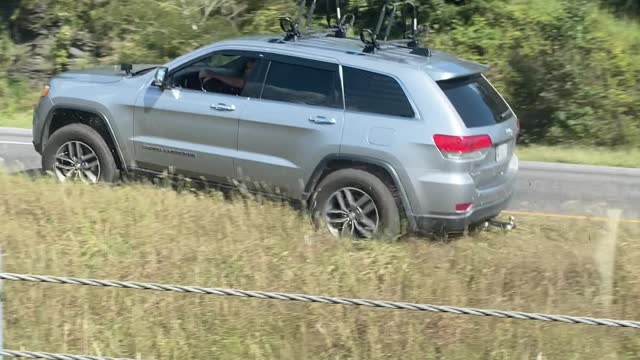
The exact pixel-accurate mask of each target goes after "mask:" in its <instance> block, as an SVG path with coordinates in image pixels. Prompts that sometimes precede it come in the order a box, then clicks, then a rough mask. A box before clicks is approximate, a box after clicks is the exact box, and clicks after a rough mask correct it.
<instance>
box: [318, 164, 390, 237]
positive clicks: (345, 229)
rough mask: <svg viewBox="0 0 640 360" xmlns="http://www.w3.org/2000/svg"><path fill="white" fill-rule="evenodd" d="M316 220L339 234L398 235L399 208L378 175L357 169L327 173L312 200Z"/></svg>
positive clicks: (356, 235)
mask: <svg viewBox="0 0 640 360" xmlns="http://www.w3.org/2000/svg"><path fill="white" fill-rule="evenodd" d="M311 211H312V217H313V220H314V223H315V224H316V225H317V226H319V227H324V228H325V229H327V230H328V231H329V232H330V233H331V234H332V235H334V236H336V237H340V236H349V237H353V238H365V239H368V238H372V237H378V236H382V237H385V238H395V237H397V236H398V235H399V234H400V211H399V209H398V204H397V203H396V200H395V198H394V196H393V193H392V192H391V190H390V189H389V187H388V186H387V185H386V184H385V183H384V182H383V181H382V180H380V178H378V177H377V176H375V175H373V174H371V173H369V172H366V171H363V170H358V169H343V170H338V171H335V172H333V173H331V174H329V175H327V177H326V178H324V180H322V182H321V183H320V185H319V186H318V190H317V191H316V193H315V197H314V201H313V203H312V209H311Z"/></svg>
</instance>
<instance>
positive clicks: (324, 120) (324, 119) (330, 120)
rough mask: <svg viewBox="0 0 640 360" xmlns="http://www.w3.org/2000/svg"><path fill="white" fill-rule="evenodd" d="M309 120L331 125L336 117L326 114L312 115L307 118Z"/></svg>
mask: <svg viewBox="0 0 640 360" xmlns="http://www.w3.org/2000/svg"><path fill="white" fill-rule="evenodd" d="M309 121H311V122H312V123H316V124H326V125H333V124H335V123H336V119H334V118H328V117H326V116H312V117H310V118H309Z"/></svg>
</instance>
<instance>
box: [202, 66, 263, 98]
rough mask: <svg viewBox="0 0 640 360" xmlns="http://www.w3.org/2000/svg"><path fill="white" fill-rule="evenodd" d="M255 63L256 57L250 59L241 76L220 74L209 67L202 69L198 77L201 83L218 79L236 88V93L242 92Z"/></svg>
mask: <svg viewBox="0 0 640 360" xmlns="http://www.w3.org/2000/svg"><path fill="white" fill-rule="evenodd" d="M255 63H256V59H248V60H247V62H246V63H245V65H244V68H243V69H242V73H241V74H240V76H239V77H234V76H225V75H220V74H218V73H216V72H214V71H212V70H208V69H206V70H202V71H200V73H199V74H198V77H199V78H200V83H201V84H204V83H206V82H207V81H209V80H212V79H214V80H218V81H220V82H222V83H223V84H225V85H227V86H230V87H232V88H233V89H234V90H235V91H234V93H236V94H240V93H241V92H242V89H244V86H245V84H246V82H247V79H248V77H249V73H250V72H251V69H253V66H254V65H255Z"/></svg>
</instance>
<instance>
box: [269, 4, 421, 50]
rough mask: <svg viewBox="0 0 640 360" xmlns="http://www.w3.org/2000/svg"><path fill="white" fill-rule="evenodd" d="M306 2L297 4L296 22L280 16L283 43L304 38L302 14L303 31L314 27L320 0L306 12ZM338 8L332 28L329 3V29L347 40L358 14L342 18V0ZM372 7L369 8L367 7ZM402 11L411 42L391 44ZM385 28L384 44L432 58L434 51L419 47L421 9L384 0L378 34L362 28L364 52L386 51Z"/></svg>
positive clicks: (328, 5) (376, 30)
mask: <svg viewBox="0 0 640 360" xmlns="http://www.w3.org/2000/svg"><path fill="white" fill-rule="evenodd" d="M306 3H307V0H300V1H299V2H298V6H297V7H298V16H297V18H296V20H292V19H291V18H288V17H281V18H279V20H280V28H281V29H282V30H283V31H284V32H285V37H284V39H283V40H284V41H297V40H298V39H299V38H300V37H301V36H302V33H301V30H300V25H301V24H302V20H303V19H302V17H303V14H305V12H306V14H305V15H304V17H305V19H304V20H305V25H304V29H305V30H306V29H308V28H309V26H310V25H311V22H312V19H313V14H314V12H315V10H316V5H317V0H313V1H312V2H311V5H310V6H309V9H308V10H307V9H306ZM335 5H336V14H335V15H336V18H335V19H336V24H335V25H332V21H331V19H332V16H331V14H330V8H331V6H330V0H326V6H327V13H326V20H327V29H329V30H332V31H333V36H334V37H337V38H346V34H347V30H348V29H349V28H351V27H353V26H354V24H355V20H356V15H355V14H351V13H349V14H345V15H344V16H342V13H341V11H342V9H341V8H340V0H335ZM366 8H370V7H368V6H367V7H366ZM398 8H400V9H401V16H402V27H403V30H402V37H403V40H402V41H405V40H408V42H406V43H405V42H402V41H392V42H389V36H390V35H391V29H392V28H393V25H394V20H395V16H396V12H397V9H398ZM359 9H360V7H357V8H356V13H357V12H358V11H359ZM407 13H409V15H410V16H411V30H410V31H409V30H407V29H408V26H407V17H408V15H407ZM383 27H384V37H383V40H382V42H383V44H384V45H389V46H390V48H398V47H401V48H408V49H412V51H411V54H414V55H421V56H431V50H430V49H428V48H422V47H420V43H419V41H418V32H419V26H418V8H417V6H416V5H415V4H414V3H413V2H411V1H401V2H398V3H394V2H391V1H390V0H385V1H384V3H383V5H382V7H381V8H380V15H379V17H378V22H377V24H376V28H375V31H374V30H371V29H363V30H362V31H361V32H360V41H362V43H364V45H365V46H364V49H363V52H365V53H376V52H377V51H378V50H384V49H385V48H386V47H383V46H382V45H383V44H381V42H380V40H379V39H378V38H379V36H380V32H381V31H382V30H383Z"/></svg>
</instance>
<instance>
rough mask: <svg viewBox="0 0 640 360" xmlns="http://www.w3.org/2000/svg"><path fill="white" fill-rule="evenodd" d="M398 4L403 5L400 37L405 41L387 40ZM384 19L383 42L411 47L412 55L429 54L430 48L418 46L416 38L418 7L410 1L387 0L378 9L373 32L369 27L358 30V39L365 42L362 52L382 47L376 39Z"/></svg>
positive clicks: (372, 51) (373, 51) (395, 45)
mask: <svg viewBox="0 0 640 360" xmlns="http://www.w3.org/2000/svg"><path fill="white" fill-rule="evenodd" d="M400 6H403V7H402V8H401V14H402V26H403V32H402V37H403V39H404V40H409V41H408V42H407V43H403V42H399V41H393V42H388V40H389V35H390V33H391V28H392V26H393V21H394V19H395V13H396V9H397V8H398V7H400ZM407 7H408V8H409V10H410V12H411V34H408V33H409V31H407V11H406V10H405V9H406V8H407ZM385 21H386V22H387V26H386V29H385V34H384V40H383V42H384V44H389V45H392V46H393V47H403V48H408V49H412V51H411V54H414V55H421V56H431V49H428V48H422V47H420V42H419V40H418V32H419V27H418V8H417V6H416V5H415V4H414V3H413V2H411V1H402V2H400V3H392V2H390V1H389V0H385V2H384V4H383V5H382V8H381V9H380V17H379V18H378V24H377V26H376V30H375V32H374V31H372V30H371V29H363V30H362V31H361V32H360V40H361V41H362V42H363V43H364V44H365V47H364V50H363V51H364V52H366V53H375V52H376V51H377V50H381V49H384V47H382V46H381V44H380V42H379V41H378V36H379V35H380V31H381V30H382V26H383V24H384V22H385Z"/></svg>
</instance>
